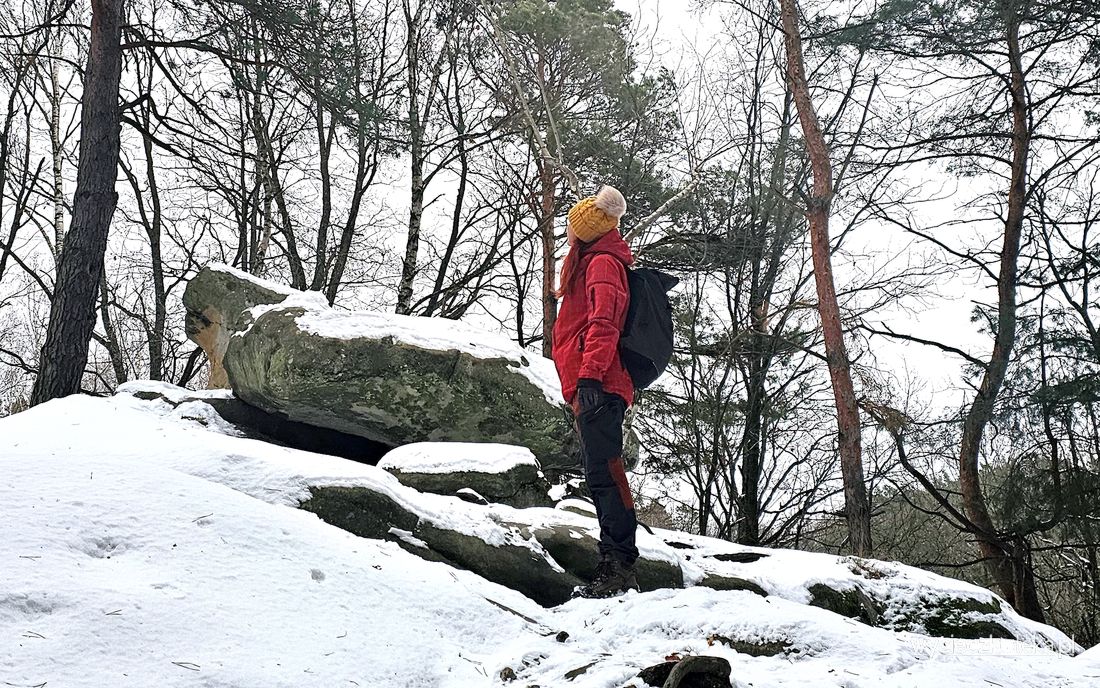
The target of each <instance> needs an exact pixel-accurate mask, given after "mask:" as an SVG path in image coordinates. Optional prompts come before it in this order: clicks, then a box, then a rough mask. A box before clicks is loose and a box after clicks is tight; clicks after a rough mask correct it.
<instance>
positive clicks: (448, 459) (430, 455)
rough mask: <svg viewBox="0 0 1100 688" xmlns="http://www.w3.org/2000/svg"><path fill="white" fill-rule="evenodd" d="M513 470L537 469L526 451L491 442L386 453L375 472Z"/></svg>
mask: <svg viewBox="0 0 1100 688" xmlns="http://www.w3.org/2000/svg"><path fill="white" fill-rule="evenodd" d="M517 466H532V467H533V468H535V469H538V461H536V460H535V455H534V454H533V453H532V452H531V450H530V449H528V448H527V447H517V446H515V445H511V444H495V443H491V442H485V443H478V442H415V443H413V444H406V445H404V446H401V447H397V448H396V449H392V450H390V451H389V452H388V453H387V454H386V455H385V456H384V457H382V460H381V461H379V462H378V467H379V468H385V469H386V470H397V471H402V472H404V473H459V472H471V473H506V472H508V471H510V470H512V469H513V468H516V467H517Z"/></svg>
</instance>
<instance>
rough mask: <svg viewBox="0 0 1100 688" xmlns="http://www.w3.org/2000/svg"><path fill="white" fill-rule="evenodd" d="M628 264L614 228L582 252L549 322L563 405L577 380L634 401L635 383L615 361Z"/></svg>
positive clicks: (631, 259)
mask: <svg viewBox="0 0 1100 688" xmlns="http://www.w3.org/2000/svg"><path fill="white" fill-rule="evenodd" d="M633 262H634V256H633V255H632V254H631V253H630V247H629V246H627V245H626V242H625V241H623V238H622V235H620V234H619V230H617V229H613V230H611V231H610V232H608V233H607V234H605V235H603V236H602V237H600V238H599V239H597V240H596V241H594V242H592V243H591V244H589V245H588V246H585V247H583V248H582V249H581V256H580V263H579V264H578V266H577V268H576V271H575V273H574V275H573V278H572V279H571V280H570V282H569V284H568V285H567V286H566V289H565V294H564V295H563V296H562V299H561V309H560V310H559V311H558V320H557V322H556V323H555V324H554V342H553V344H554V347H553V353H552V355H553V358H554V364H555V365H556V366H557V368H558V377H559V378H560V379H561V393H562V396H563V397H565V401H566V402H567V403H570V404H572V403H573V395H574V394H575V393H576V391H577V379H578V378H582V377H586V378H591V379H593V380H599V381H600V382H601V383H603V389H604V391H605V392H611V393H613V394H618V395H619V396H621V397H622V398H623V399H624V400H625V401H626V403H627V405H628V406H629V405H631V404H633V403H634V383H633V382H632V381H631V379H630V374H629V373H628V372H626V368H624V367H623V362H622V360H621V359H620V358H619V334H620V333H621V332H622V330H623V325H624V324H625V323H626V308H627V305H628V304H629V302H630V288H629V286H628V285H627V281H626V266H628V265H631V264H632V263H633Z"/></svg>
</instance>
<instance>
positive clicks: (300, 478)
mask: <svg viewBox="0 0 1100 688" xmlns="http://www.w3.org/2000/svg"><path fill="white" fill-rule="evenodd" d="M167 391H168V392H172V390H167ZM177 399H178V398H177ZM232 433H233V429H232V428H231V427H229V426H227V425H225V424H224V422H221V421H220V419H218V418H217V416H216V415H215V414H212V411H211V410H210V407H208V406H206V405H205V404H203V403H202V402H199V401H195V402H189V403H185V404H181V405H179V406H176V407H173V406H171V405H169V404H167V403H164V402H146V401H139V400H137V399H134V398H132V397H130V396H128V395H125V394H123V395H119V396H116V397H113V398H110V399H92V398H88V397H72V398H69V399H64V400H59V401H55V402H51V403H49V404H46V405H44V406H41V407H37V408H35V409H32V410H31V411H28V412H25V413H22V414H18V415H16V416H12V417H10V418H6V419H3V420H0V504H3V507H2V513H3V516H4V518H3V519H0V685H12V686H45V687H46V688H54V687H55V686H89V687H91V686H96V687H99V686H152V685H156V686H204V687H214V686H217V687H222V688H228V687H230V686H232V687H240V688H244V687H253V686H255V687H257V688H259V687H261V686H263V687H270V686H318V687H322V686H323V687H326V688H329V687H335V686H491V685H499V684H501V679H500V673H501V671H502V670H504V669H506V668H507V669H511V670H513V671H514V672H515V673H516V674H517V676H518V680H517V681H516V682H515V683H514V684H512V685H517V686H528V685H540V686H543V687H544V688H545V687H547V686H589V687H592V688H596V687H608V688H610V687H612V686H626V685H630V684H631V683H633V684H634V685H636V686H639V688H640V681H638V680H636V679H635V680H633V681H632V677H633V676H634V675H635V674H637V672H638V671H639V670H640V669H641V668H643V667H645V666H649V665H652V664H656V663H659V662H660V661H662V660H663V659H664V658H665V656H668V655H672V654H674V653H679V654H681V655H683V654H688V653H706V654H715V655H720V656H723V657H726V658H727V659H728V660H729V661H730V663H731V664H732V666H733V677H734V685H736V686H738V687H739V688H745V687H747V686H750V685H751V686H754V687H757V688H760V687H764V686H800V687H801V686H844V687H846V688H856V687H863V686H867V687H868V688H869V687H870V686H896V687H898V688H902V687H905V688H912V687H918V686H934V687H935V688H942V687H943V686H974V687H979V686H980V687H981V688H988V686H991V685H992V686H1002V687H1004V688H1007V687H1010V686H1013V687H1014V686H1020V687H1029V688H1030V687H1035V688H1039V687H1043V688H1046V687H1048V686H1065V687H1071V686H1072V687H1074V688H1077V687H1080V688H1085V687H1088V686H1097V685H1100V656H1098V655H1097V654H1096V651H1095V650H1094V651H1091V652H1086V653H1083V654H1081V655H1079V656H1078V657H1070V656H1067V655H1065V654H1059V653H1057V652H1054V651H1051V650H1049V649H1043V648H1039V647H1036V646H1034V645H1031V644H1027V643H1022V642H1016V641H1006V640H995V641H994V640H988V641H961V640H949V639H934V638H929V637H926V636H922V635H917V634H914V633H907V632H893V631H887V630H883V629H878V628H871V627H869V626H866V625H863V624H861V623H859V622H856V621H853V620H850V619H846V618H843V617H841V616H838V615H836V614H833V613H831V612H828V611H825V610H822V609H818V608H816V607H809V606H807V605H805V604H803V603H802V600H800V598H799V595H802V594H803V592H802V591H803V590H804V588H805V583H806V581H808V580H815V579H821V578H825V579H830V580H832V579H837V578H843V577H844V576H846V575H851V572H849V573H845V571H846V570H847V569H846V567H845V566H844V565H843V564H842V563H839V560H838V559H837V558H835V557H826V556H824V555H809V554H805V553H797V552H779V551H776V552H773V555H774V556H773V557H772V558H771V559H770V560H761V562H757V563H759V564H763V565H762V566H756V565H755V564H734V563H732V562H731V563H729V566H731V567H742V569H743V570H741V571H740V573H743V574H745V575H748V574H750V573H751V574H752V575H753V576H755V578H754V580H757V581H759V582H760V583H761V584H762V585H764V586H765V587H767V588H768V589H769V592H771V593H772V595H771V596H769V597H767V598H763V597H759V596H757V595H753V594H751V593H748V592H718V591H713V590H709V589H704V588H688V589H685V590H663V591H658V592H652V593H644V594H630V595H628V596H626V597H623V598H619V599H614V600H606V601H587V600H585V601H581V600H577V601H572V602H569V603H567V604H565V605H562V606H561V607H558V608H554V609H543V608H541V607H539V606H538V605H536V604H534V603H533V602H530V601H529V600H527V599H526V598H524V597H523V596H521V595H519V594H518V593H515V592H513V591H511V590H508V589H506V588H503V587H501V586H498V585H496V584H493V583H489V582H487V581H485V580H483V579H481V578H479V577H478V576H476V575H474V574H472V573H468V572H463V571H457V570H455V569H453V568H450V567H448V566H445V565H443V564H436V563H430V562H426V561H424V560H421V559H420V558H418V557H415V556H413V555H411V554H409V553H407V552H405V551H403V550H401V549H400V548H398V547H397V545H395V544H393V543H388V542H382V541H375V540H365V539H362V538H357V537H354V536H352V535H350V534H347V533H345V532H343V531H341V530H339V529H337V528H335V527H332V526H329V525H327V524H325V523H323V522H321V521H320V520H318V519H317V518H316V517H315V516H314V515H313V514H310V513H306V512H303V511H299V510H297V509H295V508H293V507H294V505H296V504H297V503H298V502H299V501H300V500H302V499H304V498H305V497H306V496H307V495H308V487H309V486H310V485H318V484H329V485H332V484H362V485H369V486H371V487H372V488H374V489H379V490H383V491H385V492H386V493H387V494H388V495H390V496H391V497H392V498H393V499H395V500H396V501H398V502H399V503H401V504H403V505H406V506H408V507H409V508H411V509H414V510H415V511H416V513H418V514H421V515H422V517H426V518H431V519H438V520H439V521H440V522H447V523H448V524H449V525H450V526H452V527H456V528H461V529H463V530H469V531H473V532H476V533H477V534H479V536H482V537H484V538H485V539H487V540H489V541H492V540H493V539H494V538H498V537H505V535H504V534H503V531H502V530H501V528H500V526H499V524H498V523H497V522H496V520H495V519H494V518H493V517H492V516H493V514H495V513H504V512H503V510H506V509H507V507H501V506H493V507H488V508H487V507H480V506H477V505H471V504H467V503H465V502H462V501H461V500H458V499H454V498H450V497H441V496H437V495H426V494H421V493H418V492H415V491H414V490H411V489H409V488H406V487H403V486H401V485H400V484H398V483H397V481H396V480H395V479H394V478H393V477H392V476H390V475H388V474H387V473H385V471H382V470H381V469H378V468H375V467H370V466H362V465H359V464H355V463H352V462H348V461H344V460H341V459H336V458H332V457H326V456H321V455H316V454H308V453H305V452H300V451H295V450H290V449H285V448H280V447H274V446H271V445H268V444H264V443H262V442H258V441H254V440H248V439H244V438H240V437H233V436H231V434H232ZM524 511H525V513H527V512H530V514H532V515H533V516H534V517H535V518H538V517H539V514H544V517H545V518H547V519H550V518H554V519H557V520H558V521H559V522H560V521H561V520H563V519H564V520H568V519H575V520H576V523H577V525H578V527H581V526H583V525H584V524H588V523H590V519H586V518H584V517H582V516H578V515H574V514H569V513H565V512H561V511H555V510H550V509H546V510H524ZM648 537H649V538H651V539H652V541H653V542H650V543H649V544H648V547H649V548H651V549H653V550H658V549H661V548H662V547H663V549H662V552H664V553H666V554H668V555H669V556H673V557H675V556H681V555H679V554H678V552H679V550H671V549H670V548H668V547H667V546H664V543H663V542H661V541H660V539H659V538H656V537H653V536H648ZM665 537H668V536H667V534H666V535H665ZM681 537H682V538H684V540H683V541H684V542H685V543H689V544H692V545H694V546H695V547H696V549H695V550H692V553H693V554H694V555H695V556H701V555H702V554H703V553H704V550H705V548H706V547H707V546H709V545H708V544H707V541H705V540H703V539H700V538H696V539H692V538H690V537H689V536H686V535H683V536H681ZM644 539H645V538H643V540H644ZM684 551H685V552H686V551H687V550H684ZM669 553H671V554H669ZM765 561H766V562H767V563H764V562H765ZM685 565H686V566H687V568H689V569H690V567H691V562H687V561H685ZM882 566H883V567H885V568H884V570H886V571H887V572H888V573H890V574H891V575H890V576H887V577H885V578H884V579H883V580H885V579H886V578H893V579H894V582H902V583H905V582H906V581H909V583H905V584H910V585H912V584H915V583H913V581H924V582H925V583H927V584H928V585H939V586H941V587H942V586H948V587H950V585H951V583H950V582H944V579H940V578H939V577H934V576H932V575H931V574H926V577H924V578H921V577H920V576H921V573H920V572H916V573H912V570H911V569H908V567H897V565H888V564H884V565H882ZM830 567H832V568H830ZM884 584H885V583H884ZM959 585H963V584H959ZM901 588H902V589H903V588H904V585H902V586H901ZM559 631H565V632H566V633H567V634H568V636H569V637H568V638H567V639H566V640H565V641H564V642H559V641H558V640H556V639H555V636H556V635H557V634H558V632H559ZM1055 635H1056V633H1055ZM725 639H730V640H738V641H782V642H784V643H787V644H789V647H788V649H787V651H786V652H784V653H782V654H780V655H777V656H775V657H751V656H748V655H746V654H740V653H738V652H735V651H734V650H733V649H731V648H729V647H727V646H726V645H725V644H724V643H725V642H726V641H725ZM708 640H709V642H708ZM583 667H588V668H587V669H585V670H584V672H583V673H576V671H577V670H579V669H581V668H583ZM567 674H569V675H572V676H574V678H572V679H566V678H565V677H566V675H567Z"/></svg>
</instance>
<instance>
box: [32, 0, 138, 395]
mask: <svg viewBox="0 0 1100 688" xmlns="http://www.w3.org/2000/svg"><path fill="white" fill-rule="evenodd" d="M123 4H124V0H92V28H91V39H90V43H89V46H88V66H87V69H86V70H85V82H84V95H83V97H82V98H81V108H82V111H81V115H80V161H79V163H78V166H77V173H76V194H75V197H74V199H73V217H72V226H71V228H70V230H69V234H68V236H67V237H66V239H65V246H64V248H63V249H62V251H61V263H60V265H59V266H58V270H57V285H56V287H55V289H54V294H53V301H52V304H51V307H50V322H49V326H48V327H47V329H46V341H45V344H44V345H43V346H42V356H41V360H40V370H39V373H38V378H37V379H36V380H35V384H34V392H33V394H32V396H31V404H40V403H42V402H44V401H49V400H50V399H56V398H58V397H63V396H67V395H69V394H75V393H77V392H79V391H80V380H81V378H82V377H83V375H84V367H85V366H86V365H87V362H88V342H89V340H90V339H91V336H92V330H93V328H94V327H95V319H96V318H95V310H96V292H97V291H98V289H99V284H100V280H101V279H103V254H104V252H105V251H106V249H107V234H108V232H109V230H110V227H111V217H112V216H113V215H114V212H115V206H116V205H117V203H118V192H117V191H115V176H116V173H117V170H118V148H119V102H118V91H119V77H120V76H121V72H122V50H121V46H120V45H119V43H120V38H121V25H122V18H123Z"/></svg>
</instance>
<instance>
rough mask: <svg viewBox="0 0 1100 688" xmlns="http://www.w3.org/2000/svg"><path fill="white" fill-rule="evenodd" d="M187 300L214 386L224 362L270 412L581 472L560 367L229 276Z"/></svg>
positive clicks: (438, 322) (477, 339) (213, 278)
mask: <svg viewBox="0 0 1100 688" xmlns="http://www.w3.org/2000/svg"><path fill="white" fill-rule="evenodd" d="M184 300H185V303H186V304H187V310H188V314H189V323H191V324H189V326H188V332H189V334H190V335H191V337H192V339H194V340H195V341H196V342H199V343H200V344H201V345H203V346H204V348H206V349H207V353H208V355H209V356H210V357H211V361H212V371H211V376H212V379H215V378H218V374H217V371H216V370H215V368H216V367H217V366H216V364H214V363H213V362H214V361H217V360H219V359H218V356H219V353H220V352H223V351H224V355H222V356H221V358H220V361H221V364H222V366H223V367H224V370H225V373H226V379H227V380H228V382H229V384H230V385H231V386H232V388H233V391H234V393H235V394H236V396H237V397H239V398H240V399H242V400H244V401H246V402H247V403H249V404H252V405H253V406H256V407H258V408H261V409H263V410H264V411H267V412H268V413H273V414H276V415H277V416H279V417H282V418H286V419H289V420H292V421H298V422H301V423H306V424H309V425H316V426H320V427H325V428H330V429H333V430H338V431H340V432H343V433H348V434H352V435H358V436H360V437H365V438H367V439H369V440H372V441H374V442H378V443H381V444H384V445H387V446H390V447H397V446H401V445H405V444H410V443H413V442H436V441H449V442H492V443H501V444H511V445H519V446H524V447H528V448H529V449H530V450H531V451H532V452H534V454H535V456H536V457H537V458H538V460H539V462H540V464H541V467H542V470H543V471H544V472H545V473H546V474H547V476H548V477H551V478H554V477H556V476H558V475H560V474H561V473H564V472H571V471H575V470H576V467H577V460H576V459H575V458H574V456H575V452H576V447H575V440H574V433H573V432H572V413H571V411H570V410H569V408H568V407H567V406H566V405H565V404H564V403H562V402H561V400H560V391H559V389H558V385H557V376H556V373H555V371H554V367H553V363H552V362H551V361H549V360H548V359H545V358H543V357H541V356H538V355H536V354H531V353H529V352H526V351H524V350H523V349H521V348H520V347H518V346H516V345H515V344H514V343H512V342H511V341H510V340H508V339H507V338H504V337H501V336H495V335H492V334H489V333H486V332H484V331H481V330H478V329H476V328H472V327H470V326H468V325H465V324H463V323H460V322H456V321H451V320H444V319H439V318H417V317H409V316H398V315H392V314H384V313H369V312H344V311H337V310H335V309H332V308H330V307H328V305H327V304H326V303H325V302H324V300H323V299H322V298H320V297H319V295H318V294H315V293H302V292H295V291H291V290H285V289H283V290H282V291H281V292H280V291H278V290H276V289H274V288H271V287H270V286H269V285H266V284H265V283H263V282H260V281H258V280H255V279H253V278H251V277H249V276H247V275H243V274H242V273H239V272H237V271H233V270H229V269H227V268H222V267H216V268H206V269H204V270H203V271H202V272H200V273H199V275H198V276H197V277H195V279H193V280H192V281H191V283H190V284H189V285H188V287H187V291H186V292H185V298H184ZM273 304H278V305H273ZM256 305H260V306H261V307H260V308H256V307H255V306H256ZM250 306H251V307H252V309H251V310H249V307H250ZM237 309H241V310H240V311H238V310H237Z"/></svg>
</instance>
